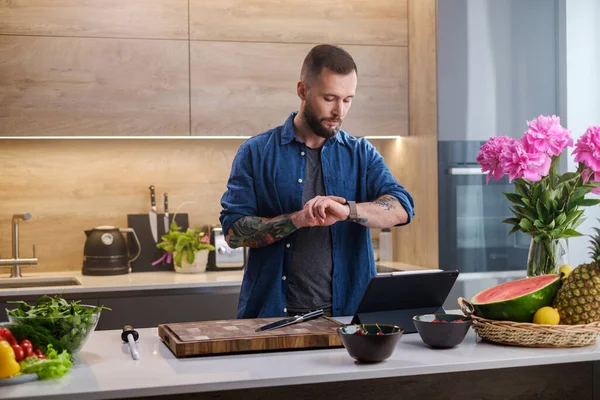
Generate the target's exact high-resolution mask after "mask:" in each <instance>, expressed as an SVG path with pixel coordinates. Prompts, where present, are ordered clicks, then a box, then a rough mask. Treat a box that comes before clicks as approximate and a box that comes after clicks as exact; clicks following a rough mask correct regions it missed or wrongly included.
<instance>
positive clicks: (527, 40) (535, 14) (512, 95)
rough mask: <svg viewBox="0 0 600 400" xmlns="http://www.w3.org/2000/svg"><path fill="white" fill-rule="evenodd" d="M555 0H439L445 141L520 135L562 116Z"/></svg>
mask: <svg viewBox="0 0 600 400" xmlns="http://www.w3.org/2000/svg"><path fill="white" fill-rule="evenodd" d="M556 37H557V35H556V2H555V0H438V85H439V86H438V89H439V96H438V102H439V110H438V112H439V139H440V140H442V141H445V140H487V139H489V138H490V137H491V136H501V135H507V136H511V137H520V136H522V135H523V132H524V131H525V130H526V128H527V123H526V121H527V120H531V119H533V118H535V117H537V116H538V115H540V114H555V113H557V112H558V111H557V108H558V106H557V86H556V82H557V79H556V74H557V70H556V58H557V45H556Z"/></svg>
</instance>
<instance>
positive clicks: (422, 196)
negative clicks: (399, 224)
mask: <svg viewBox="0 0 600 400" xmlns="http://www.w3.org/2000/svg"><path fill="white" fill-rule="evenodd" d="M408 10H409V38H410V42H409V76H410V88H409V99H410V103H409V109H410V118H409V121H410V135H409V137H407V138H401V140H399V141H397V142H396V143H389V144H388V146H389V148H388V151H387V152H388V158H387V159H389V160H391V162H392V163H393V164H394V167H393V168H394V172H395V175H396V177H397V178H398V179H399V180H400V181H401V182H403V183H404V184H405V185H406V186H407V188H409V190H410V191H411V193H412V194H413V196H414V198H415V214H416V216H415V218H414V220H413V222H412V223H411V224H409V225H407V226H406V227H403V228H399V229H396V230H395V232H394V233H395V234H394V240H395V254H394V260H395V261H400V262H407V263H412V264H416V265H421V266H425V267H432V268H438V267H439V259H438V257H439V251H438V236H439V234H441V235H443V232H441V233H440V232H438V229H439V228H438V197H439V195H438V186H437V182H438V177H437V159H438V155H437V137H438V135H437V79H436V23H435V21H436V0H409V5H408Z"/></svg>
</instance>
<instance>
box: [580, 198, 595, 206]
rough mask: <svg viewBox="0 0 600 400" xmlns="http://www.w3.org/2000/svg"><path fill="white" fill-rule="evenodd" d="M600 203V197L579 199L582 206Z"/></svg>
mask: <svg viewBox="0 0 600 400" xmlns="http://www.w3.org/2000/svg"><path fill="white" fill-rule="evenodd" d="M598 204H600V199H582V200H579V201H577V205H578V206H581V207H592V206H595V205H598Z"/></svg>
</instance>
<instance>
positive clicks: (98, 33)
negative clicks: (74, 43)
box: [0, 0, 188, 40]
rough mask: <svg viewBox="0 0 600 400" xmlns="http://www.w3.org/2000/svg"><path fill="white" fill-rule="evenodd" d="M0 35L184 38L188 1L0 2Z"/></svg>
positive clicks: (185, 34)
mask: <svg viewBox="0 0 600 400" xmlns="http://www.w3.org/2000/svg"><path fill="white" fill-rule="evenodd" d="M0 21H2V23H1V24H0V34H2V35H6V34H9V35H38V36H75V37H110V38H130V39H183V40H187V39H188V0H101V1H82V0H60V1H57V0H17V1H2V2H0Z"/></svg>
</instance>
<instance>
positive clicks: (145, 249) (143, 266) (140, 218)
mask: <svg viewBox="0 0 600 400" xmlns="http://www.w3.org/2000/svg"><path fill="white" fill-rule="evenodd" d="M157 215H158V226H157V228H158V241H159V243H160V241H161V239H160V238H161V237H162V235H164V234H165V233H166V232H165V228H164V223H163V218H164V214H157ZM172 222H173V215H169V225H170V224H171V223H172ZM175 222H177V225H179V226H180V227H181V230H182V231H186V230H187V229H188V227H189V222H188V215H187V214H177V216H176V217H175ZM127 226H128V227H129V228H133V230H134V231H135V233H136V235H137V237H138V239H139V241H140V246H141V248H142V249H141V252H140V256H139V257H138V259H137V260H135V261H133V262H132V263H131V272H156V271H174V270H175V269H174V267H173V260H171V262H170V263H168V264H167V263H166V261H165V262H164V263H160V264H157V265H154V266H153V265H152V263H153V262H154V261H156V260H158V259H159V258H161V257H162V256H163V255H164V254H165V253H164V251H163V250H161V249H159V248H158V247H156V242H155V241H154V238H153V237H152V231H151V229H150V220H149V218H148V214H127ZM127 246H128V247H129V253H130V254H135V250H136V249H135V239H133V235H132V234H131V233H128V234H127Z"/></svg>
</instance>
